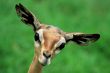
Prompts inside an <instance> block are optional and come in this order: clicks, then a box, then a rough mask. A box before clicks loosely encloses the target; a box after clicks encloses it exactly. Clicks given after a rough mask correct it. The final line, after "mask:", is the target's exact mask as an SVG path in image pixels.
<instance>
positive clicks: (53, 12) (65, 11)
mask: <svg viewBox="0 0 110 73" xmlns="http://www.w3.org/2000/svg"><path fill="white" fill-rule="evenodd" d="M17 3H22V4H23V5H24V6H26V7H27V8H28V9H29V10H31V11H32V12H33V13H34V14H35V15H36V16H37V18H38V19H39V20H40V21H41V22H43V23H46V24H51V25H55V26H57V27H59V28H61V29H63V30H65V31H68V32H72V31H73V32H85V33H100V34H101V38H100V40H99V41H98V42H96V43H94V44H91V45H89V46H85V47H82V46H78V45H76V44H73V43H70V44H68V45H67V46H66V47H65V48H64V50H63V51H62V52H61V53H60V54H59V55H57V56H56V57H55V58H54V60H53V61H52V63H51V65H49V66H46V67H44V69H43V73H59V72H60V73H110V49H109V45H110V33H109V32H110V0H0V73H27V71H28V68H29V65H30V63H31V61H32V58H33V54H34V42H33V40H34V38H33V35H34V33H33V31H32V29H31V28H30V27H28V26H26V25H24V23H22V22H21V21H20V19H19V18H18V17H17V15H16V12H15V4H17Z"/></svg>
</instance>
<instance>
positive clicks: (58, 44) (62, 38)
mask: <svg viewBox="0 0 110 73" xmlns="http://www.w3.org/2000/svg"><path fill="white" fill-rule="evenodd" d="M62 43H66V40H65V38H64V37H61V39H60V40H59V41H58V42H57V43H56V45H55V47H59V46H60V45H61V44H62Z"/></svg>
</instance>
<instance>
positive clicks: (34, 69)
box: [28, 56, 42, 73]
mask: <svg viewBox="0 0 110 73" xmlns="http://www.w3.org/2000/svg"><path fill="white" fill-rule="evenodd" d="M28 73H42V65H41V64H40V63H39V62H38V58H37V56H34V58H33V61H32V63H31V65H30V68H29V71H28Z"/></svg>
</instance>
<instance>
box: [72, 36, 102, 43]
mask: <svg viewBox="0 0 110 73" xmlns="http://www.w3.org/2000/svg"><path fill="white" fill-rule="evenodd" d="M99 38H100V35H99V34H77V35H73V39H72V41H74V42H76V43H77V44H79V45H88V44H89V43H92V42H95V41H97V40H98V39H99Z"/></svg>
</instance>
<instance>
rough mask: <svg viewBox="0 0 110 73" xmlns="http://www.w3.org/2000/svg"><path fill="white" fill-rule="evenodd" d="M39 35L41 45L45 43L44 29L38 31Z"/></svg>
mask: <svg viewBox="0 0 110 73" xmlns="http://www.w3.org/2000/svg"><path fill="white" fill-rule="evenodd" d="M37 33H38V34H39V40H40V41H41V43H43V42H44V39H43V29H40V30H38V31H37Z"/></svg>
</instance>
